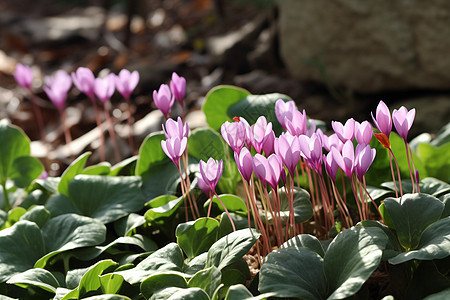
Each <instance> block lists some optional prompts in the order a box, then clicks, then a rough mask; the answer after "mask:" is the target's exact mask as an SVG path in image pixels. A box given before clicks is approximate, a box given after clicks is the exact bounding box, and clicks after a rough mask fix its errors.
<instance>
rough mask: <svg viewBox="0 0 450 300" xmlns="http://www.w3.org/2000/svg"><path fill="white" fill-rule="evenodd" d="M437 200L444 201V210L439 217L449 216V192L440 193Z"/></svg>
mask: <svg viewBox="0 0 450 300" xmlns="http://www.w3.org/2000/svg"><path fill="white" fill-rule="evenodd" d="M439 200H441V201H442V203H444V211H443V212H442V215H441V219H442V218H445V217H448V216H450V193H448V194H445V195H442V196H441V197H439Z"/></svg>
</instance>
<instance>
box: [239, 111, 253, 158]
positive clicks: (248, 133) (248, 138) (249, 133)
mask: <svg viewBox="0 0 450 300" xmlns="http://www.w3.org/2000/svg"><path fill="white" fill-rule="evenodd" d="M237 118H239V122H241V123H243V124H244V126H245V144H246V145H247V147H248V149H249V150H250V149H251V147H252V141H253V128H252V126H250V124H249V123H248V122H247V120H246V119H244V118H243V117H237Z"/></svg>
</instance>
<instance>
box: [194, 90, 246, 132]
mask: <svg viewBox="0 0 450 300" xmlns="http://www.w3.org/2000/svg"><path fill="white" fill-rule="evenodd" d="M248 95H250V93H249V92H248V91H246V90H244V89H242V88H238V87H235V86H231V85H220V86H216V87H214V88H213V89H211V90H210V91H209V92H208V94H206V100H205V103H204V104H203V108H202V109H203V112H204V113H205V115H206V122H207V123H208V125H209V127H211V128H212V129H214V130H216V131H219V130H220V126H222V124H223V123H224V122H225V121H229V122H231V121H232V120H233V117H234V116H229V114H228V109H229V108H230V106H231V105H233V104H235V103H238V102H239V101H241V100H242V99H244V98H245V97H246V96H248Z"/></svg>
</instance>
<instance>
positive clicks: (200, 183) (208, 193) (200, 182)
mask: <svg viewBox="0 0 450 300" xmlns="http://www.w3.org/2000/svg"><path fill="white" fill-rule="evenodd" d="M196 177H197V184H198V187H199V188H200V189H201V190H202V192H203V193H205V195H206V196H208V197H210V198H211V196H212V195H211V193H212V191H211V189H210V188H209V185H207V184H206V182H205V181H204V180H203V178H202V176H201V175H197V176H196Z"/></svg>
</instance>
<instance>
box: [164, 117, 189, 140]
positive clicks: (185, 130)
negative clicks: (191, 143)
mask: <svg viewBox="0 0 450 300" xmlns="http://www.w3.org/2000/svg"><path fill="white" fill-rule="evenodd" d="M162 128H163V131H164V135H165V136H166V138H168V139H170V138H173V137H178V138H179V139H180V140H181V139H182V138H183V137H185V138H187V137H188V135H189V125H188V124H187V123H184V125H183V121H182V120H181V118H180V117H178V118H177V121H176V122H175V121H174V120H173V119H167V121H166V127H164V124H163V125H162Z"/></svg>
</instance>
